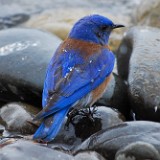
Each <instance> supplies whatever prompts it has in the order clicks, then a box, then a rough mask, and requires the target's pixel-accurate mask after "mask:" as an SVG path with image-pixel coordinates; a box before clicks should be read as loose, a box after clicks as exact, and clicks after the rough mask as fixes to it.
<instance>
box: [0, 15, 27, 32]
mask: <svg viewBox="0 0 160 160" xmlns="http://www.w3.org/2000/svg"><path fill="white" fill-rule="evenodd" d="M28 19H29V15H27V14H15V15H11V16H7V17H0V30H1V29H6V28H11V27H14V26H17V25H19V24H21V23H24V22H25V21H27V20H28Z"/></svg>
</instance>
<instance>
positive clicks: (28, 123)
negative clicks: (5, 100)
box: [0, 103, 39, 134]
mask: <svg viewBox="0 0 160 160" xmlns="http://www.w3.org/2000/svg"><path fill="white" fill-rule="evenodd" d="M38 111H39V110H38V109H37V108H35V107H33V106H31V105H27V104H22V103H9V104H6V105H4V106H3V107H2V108H1V109H0V119H1V121H0V123H3V124H4V126H5V128H6V129H7V130H8V131H12V132H16V133H22V134H33V133H34V132H35V130H36V129H37V128H38V125H36V124H34V123H32V118H33V115H35V114H36V113H38Z"/></svg>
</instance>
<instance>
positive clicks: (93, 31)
mask: <svg viewBox="0 0 160 160" xmlns="http://www.w3.org/2000/svg"><path fill="white" fill-rule="evenodd" d="M120 27H124V26H123V25H120V24H114V23H113V22H112V21H111V20H110V19H108V18H106V17H104V16H100V15H90V16H86V17H84V18H82V19H80V20H79V21H78V22H76V23H75V25H74V26H73V28H72V30H71V32H70V34H69V37H70V38H75V39H80V40H84V41H89V42H94V43H97V44H100V45H106V44H107V43H108V39H109V35H110V33H111V31H112V30H113V29H115V28H120Z"/></svg>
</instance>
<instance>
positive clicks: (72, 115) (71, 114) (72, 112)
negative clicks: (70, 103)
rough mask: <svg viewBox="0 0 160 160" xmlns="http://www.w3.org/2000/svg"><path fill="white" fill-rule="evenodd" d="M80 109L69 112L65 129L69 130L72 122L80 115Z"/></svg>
mask: <svg viewBox="0 0 160 160" xmlns="http://www.w3.org/2000/svg"><path fill="white" fill-rule="evenodd" d="M78 112H79V111H78V109H77V108H75V109H72V110H71V111H70V112H68V114H67V117H68V118H67V122H66V124H65V128H68V127H69V123H70V122H72V119H73V118H74V117H75V116H76V115H77V114H78Z"/></svg>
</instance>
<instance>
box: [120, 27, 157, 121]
mask: <svg viewBox="0 0 160 160" xmlns="http://www.w3.org/2000/svg"><path fill="white" fill-rule="evenodd" d="M117 61H118V62H117V64H118V72H119V75H120V77H122V78H123V79H125V80H127V81H128V83H129V89H128V92H129V94H128V95H129V100H130V104H131V109H132V110H133V112H134V113H135V117H136V119H140V120H153V121H160V108H159V107H160V92H159V90H160V85H159V82H160V63H159V62H160V30H159V29H157V28H151V27H133V28H131V29H130V30H129V31H128V32H127V33H126V35H125V37H124V39H123V41H122V44H121V46H120V47H119V54H118V60H117Z"/></svg>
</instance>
